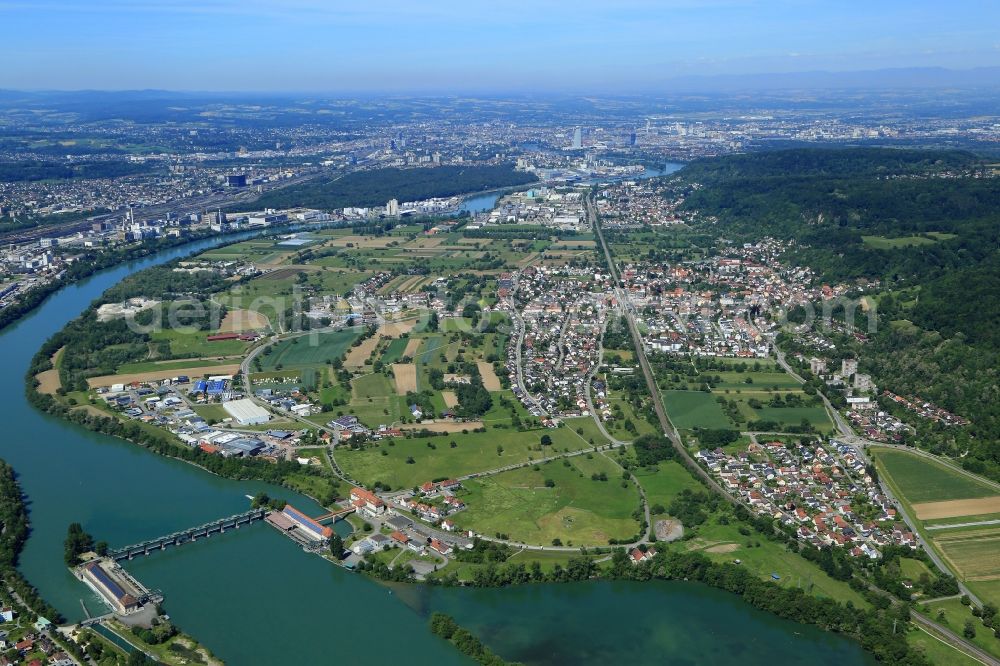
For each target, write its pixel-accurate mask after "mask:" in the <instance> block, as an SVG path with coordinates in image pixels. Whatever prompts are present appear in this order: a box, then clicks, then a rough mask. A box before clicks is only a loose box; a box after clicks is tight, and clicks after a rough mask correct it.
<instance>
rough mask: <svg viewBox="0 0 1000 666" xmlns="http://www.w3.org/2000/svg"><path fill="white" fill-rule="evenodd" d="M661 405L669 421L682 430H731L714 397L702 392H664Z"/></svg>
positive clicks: (730, 423)
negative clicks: (664, 408)
mask: <svg viewBox="0 0 1000 666" xmlns="http://www.w3.org/2000/svg"><path fill="white" fill-rule="evenodd" d="M663 404H664V405H665V406H666V408H667V413H668V414H669V415H670V420H671V421H673V424H674V426H675V427H677V428H680V429H682V430H689V429H692V428H732V427H733V424H732V422H731V421H730V420H729V418H728V417H727V416H726V415H725V414H724V413H723V412H722V408H721V407H720V406H719V403H717V402H716V401H715V396H714V395H712V394H711V393H705V392H704V391H664V392H663Z"/></svg>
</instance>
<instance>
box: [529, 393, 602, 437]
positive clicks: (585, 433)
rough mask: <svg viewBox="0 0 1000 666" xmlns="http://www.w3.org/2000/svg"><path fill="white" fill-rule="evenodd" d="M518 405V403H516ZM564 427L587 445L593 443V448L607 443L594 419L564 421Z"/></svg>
mask: <svg viewBox="0 0 1000 666" xmlns="http://www.w3.org/2000/svg"><path fill="white" fill-rule="evenodd" d="M518 404H520V402H519V403H518ZM565 423H566V426H567V427H568V428H570V429H571V430H572V431H573V432H576V433H577V434H579V435H580V436H581V437H583V438H584V439H585V440H587V443H588V444H590V443H593V445H594V446H601V445H604V444H607V443H608V440H607V438H605V437H604V435H603V434H602V433H601V429H600V428H598V427H597V424H596V423H595V422H594V419H592V418H590V417H589V416H581V417H579V418H575V419H566V421H565Z"/></svg>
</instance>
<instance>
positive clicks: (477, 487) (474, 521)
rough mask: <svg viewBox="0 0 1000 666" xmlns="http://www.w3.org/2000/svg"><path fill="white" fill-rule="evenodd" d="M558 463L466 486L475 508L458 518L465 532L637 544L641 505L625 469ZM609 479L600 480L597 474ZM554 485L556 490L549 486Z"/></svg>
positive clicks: (580, 461)
mask: <svg viewBox="0 0 1000 666" xmlns="http://www.w3.org/2000/svg"><path fill="white" fill-rule="evenodd" d="M566 462H569V466H567V465H566V464H564V461H560V460H556V461H553V462H550V463H547V464H545V465H542V466H541V467H540V469H539V471H537V472H536V471H534V469H532V468H530V467H526V468H523V469H519V470H514V471H511V472H505V473H503V474H498V475H496V476H491V477H484V478H483V479H480V480H476V481H468V482H466V484H465V485H466V488H467V489H468V492H467V493H465V494H464V495H463V499H464V500H465V502H466V503H467V504H468V506H469V508H468V509H466V510H465V511H462V512H461V513H459V514H456V516H455V518H454V520H455V522H456V523H457V524H458V525H459V526H461V527H462V528H464V529H472V530H474V531H477V532H480V533H482V534H488V535H493V534H495V533H497V532H499V533H502V534H507V535H508V536H509V537H510V538H511V539H513V540H515V541H523V542H525V543H529V544H535V545H550V544H551V543H552V540H553V539H557V538H558V539H560V540H561V541H562V542H563V544H565V545H573V546H582V545H605V544H607V543H608V539H631V538H633V537H634V536H635V535H636V534H637V533H638V531H639V523H638V522H637V521H636V520H635V519H634V518H632V515H631V514H632V513H633V512H634V511H635V510H636V509H637V508H638V506H639V493H638V490H637V489H636V487H635V485H634V484H631V483H629V484H628V485H627V487H625V488H623V487H622V484H621V470H620V469H619V468H618V467H617V466H616V465H614V464H613V463H611V462H610V461H609V460H608V459H607V458H604V457H603V456H601V455H599V454H594V456H593V457H592V458H591V459H587V458H586V457H584V456H579V457H577V458H570V459H566ZM601 472H603V473H604V474H606V475H607V477H608V480H607V481H595V480H593V479H592V478H591V475H592V474H594V473H601ZM546 480H552V481H553V482H554V483H555V486H554V487H551V488H550V487H546V485H545V481H546Z"/></svg>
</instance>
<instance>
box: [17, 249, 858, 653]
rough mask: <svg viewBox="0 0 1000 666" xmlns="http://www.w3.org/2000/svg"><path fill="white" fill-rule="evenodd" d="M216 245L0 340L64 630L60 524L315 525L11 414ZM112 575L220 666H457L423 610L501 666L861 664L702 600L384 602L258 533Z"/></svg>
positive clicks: (712, 593)
mask: <svg viewBox="0 0 1000 666" xmlns="http://www.w3.org/2000/svg"><path fill="white" fill-rule="evenodd" d="M236 238H237V237H229V238H228V239H226V242H230V241H232V240H235V239H236ZM219 242H220V241H218V240H214V241H200V242H198V243H195V244H192V245H188V246H185V247H183V248H175V249H172V250H168V251H165V252H163V253H161V254H159V255H157V256H155V257H151V258H147V259H145V260H142V261H138V262H133V263H131V264H127V265H122V266H119V267H116V268H113V269H109V270H107V271H104V272H102V273H99V274H97V275H95V276H93V277H91V278H89V279H87V280H85V281H83V282H81V283H79V284H77V285H74V286H70V287H67V288H65V289H63V290H62V291H60V292H59V293H57V294H56V295H55V296H53V297H52V298H50V299H49V300H48V301H46V302H45V303H44V304H43V305H42V306H41V307H40V308H39V309H37V310H36V311H34V312H33V313H32V314H30V315H29V316H27V317H25V318H24V319H22V320H21V321H20V322H19V323H18V324H16V325H15V326H13V327H10V328H8V329H7V330H6V331H4V332H2V333H0V359H2V361H3V365H4V367H5V368H6V370H5V371H4V373H3V376H2V378H0V415H2V424H3V428H2V434H0V456H2V457H3V458H4V459H6V460H7V461H8V462H9V463H10V464H11V465H13V466H14V468H15V470H16V471H17V473H18V475H19V479H20V482H21V484H22V487H23V489H24V491H25V493H26V494H27V496H28V501H29V510H30V516H31V524H32V534H31V538H30V539H29V541H28V543H27V546H26V548H25V551H24V553H23V555H22V558H21V570H22V571H23V573H24V574H25V575H26V576H27V577H28V579H29V580H30V581H31V582H32V583H33V584H34V585H36V586H37V587H38V588H39V589H40V590H41V593H42V594H43V595H44V596H45V597H46V598H47V599H48V600H50V601H51V602H52V603H53V604H54V605H55V606H56V607H58V608H59V609H60V611H61V612H62V613H63V614H65V615H66V616H67V617H68V618H70V619H73V620H78V619H80V618H82V617H83V609H82V606H81V601H82V602H83V603H85V604H86V605H87V608H88V609H89V610H90V611H91V612H92V613H94V614H98V613H100V612H103V611H104V609H103V607H102V606H101V602H100V601H99V600H98V599H97V598H96V597H95V596H94V595H93V594H92V593H91V592H90V591H89V589H88V588H87V587H86V586H84V585H83V584H82V583H79V582H78V581H76V579H75V578H73V576H72V575H71V574H70V573H69V572H68V571H67V569H66V567H65V566H64V565H63V561H62V542H63V539H64V537H65V534H66V528H67V526H68V524H69V523H71V522H80V523H82V524H83V526H84V528H85V529H86V530H88V531H89V532H91V533H92V534H94V535H95V536H96V538H97V539H99V540H100V539H103V540H106V541H108V542H109V543H110V544H111V545H112V546H118V545H125V544H127V543H134V542H137V541H141V540H143V539H145V538H147V537H153V536H156V535H160V534H164V533H168V532H172V531H175V530H178V529H181V528H185V527H189V526H193V525H197V524H200V523H203V522H207V521H209V520H211V519H214V518H218V517H221V516H225V515H230V514H233V513H237V512H240V511H243V510H245V509H246V508H247V500H246V497H245V495H247V494H254V493H256V492H257V491H259V490H267V492H268V493H270V494H272V495H273V496H280V497H284V498H286V499H288V500H290V501H292V502H293V503H294V504H296V505H297V506H299V507H300V508H302V509H305V510H307V511H319V507H318V506H316V504H315V503H313V502H312V501H310V500H309V499H308V498H305V497H302V496H300V495H297V494H295V493H291V492H289V491H287V490H285V489H282V488H275V487H270V486H267V485H266V484H261V483H254V482H236V481H228V480H225V479H219V478H216V477H214V476H212V475H210V474H208V473H206V472H204V471H202V470H200V469H197V468H195V467H193V466H190V465H187V464H185V463H181V462H178V461H175V460H170V459H167V458H163V457H160V456H157V455H155V454H153V453H149V452H147V451H145V450H143V449H141V448H140V447H138V446H135V445H132V444H129V443H127V442H124V441H121V440H117V439H114V438H112V437H106V436H103V435H98V434H94V433H91V432H89V431H87V430H84V429H82V428H78V427H76V426H73V425H71V424H68V423H66V422H64V421H62V420H60V419H57V418H53V417H50V416H47V415H44V414H41V413H39V412H38V411H36V410H35V409H33V408H32V407H31V406H30V405H28V404H27V402H26V401H25V397H24V384H23V377H24V374H25V372H26V371H27V368H28V364H29V361H30V359H31V357H32V355H33V354H34V353H35V351H36V350H37V349H38V348H39V346H40V345H41V343H42V342H43V341H44V340H45V339H46V338H48V337H49V336H50V335H52V334H53V333H55V332H56V331H58V330H59V329H60V328H62V327H63V326H64V325H65V324H66V323H67V322H68V321H69V320H70V319H72V318H73V317H75V316H76V315H77V314H79V313H80V312H81V311H82V310H83V309H84V308H85V307H86V306H87V305H88V304H89V303H90V302H92V301H93V300H94V299H96V298H97V297H98V296H100V294H101V293H102V292H103V291H104V290H105V289H107V288H108V287H110V286H112V285H114V284H115V283H117V282H118V281H119V280H121V279H122V278H124V277H125V276H126V275H128V274H129V273H132V272H134V271H137V270H141V269H143V268H145V267H148V266H152V265H154V264H156V263H161V262H164V261H167V260H169V259H171V258H174V257H177V256H182V255H186V254H188V253H191V252H193V251H195V250H199V249H204V248H207V247H209V246H212V245H216V244H218V243H219ZM127 566H128V569H129V570H130V571H131V572H132V573H133V574H135V575H136V576H137V577H138V578H139V579H140V580H141V581H143V582H144V583H145V584H146V585H147V586H149V587H152V588H157V589H160V590H162V591H163V592H164V594H165V595H166V602H165V608H166V610H167V611H168V612H169V613H170V615H171V616H172V617H173V619H174V620H175V621H176V622H177V623H178V625H180V626H181V627H182V628H183V629H185V630H186V631H188V632H189V633H191V634H193V635H194V636H196V637H197V638H199V639H200V640H201V641H203V642H204V643H205V644H206V645H207V646H208V647H209V648H210V649H211V650H212V651H213V652H215V653H216V654H217V655H218V656H219V657H221V658H222V659H224V660H225V661H226V662H228V663H229V664H233V665H243V664H289V663H295V664H323V663H332V662H334V661H335V660H336V661H341V660H343V659H344V658H345V657H346V658H348V659H352V660H355V659H360V660H364V659H366V657H365V656H364V655H365V653H372V655H373V658H375V659H377V660H385V659H396V658H402V659H403V660H404V661H406V662H407V663H410V664H435V665H442V664H452V663H455V664H458V663H468V662H467V661H466V660H465V659H464V657H462V656H461V655H459V654H458V653H457V652H456V651H455V650H453V649H452V648H451V646H449V645H447V644H446V643H444V642H443V641H441V640H439V639H437V638H436V637H434V636H432V635H431V634H430V632H429V631H428V629H427V616H428V614H429V613H430V612H431V611H433V610H444V611H447V612H449V613H451V614H452V615H454V616H455V617H456V619H457V620H458V621H459V622H460V623H461V624H463V625H465V626H467V627H469V628H470V629H472V630H473V631H475V632H476V633H478V634H479V635H480V636H481V637H482V638H483V639H484V640H485V641H486V642H487V644H489V645H490V646H491V647H492V648H493V649H494V650H495V651H496V652H498V653H499V654H500V655H502V656H503V657H505V658H507V659H510V660H517V661H522V662H524V663H526V664H579V663H596V664H608V663H626V662H630V663H691V664H695V663H697V664H712V663H715V664H729V663H734V662H736V661H737V660H738V661H739V662H740V663H742V664H774V663H810V664H838V665H839V666H844V665H848V664H867V663H871V662H870V660H869V658H868V657H867V655H866V654H865V653H864V652H863V651H862V650H861V649H860V647H859V646H857V645H856V644H854V643H853V642H851V641H848V640H846V639H844V638H842V637H838V636H834V635H832V634H828V633H824V632H821V631H819V630H816V629H814V628H812V627H807V626H803V625H799V624H795V623H792V622H787V621H783V620H779V619H777V618H775V617H773V616H771V615H769V614H766V613H762V612H759V611H756V610H754V609H753V608H751V607H750V606H748V605H747V604H745V603H743V602H742V601H741V600H740V599H739V598H738V597H735V596H732V595H729V594H726V593H722V592H718V591H716V590H713V589H710V588H708V587H705V586H702V585H695V584H688V583H668V582H655V583H645V584H633V583H624V582H594V583H581V584H571V585H535V586H529V587H520V588H506V589H488V590H477V589H443V588H426V587H420V586H397V587H396V588H394V592H393V593H390V592H389V590H388V589H387V588H386V587H384V586H382V585H379V584H377V583H375V582H373V581H371V580H369V579H367V578H365V577H364V576H362V575H359V574H352V573H348V572H346V571H343V570H341V569H339V568H337V567H334V566H331V565H330V564H329V563H327V562H326V561H324V560H322V559H320V558H318V557H315V556H312V555H307V554H306V553H304V552H303V551H302V550H300V549H299V548H298V547H297V546H296V545H295V544H293V543H292V542H291V541H289V540H288V539H286V538H284V537H282V536H281V535H279V534H278V533H277V532H276V531H274V530H272V529H270V528H269V527H268V526H266V525H264V524H262V523H258V524H256V525H253V526H251V527H244V528H243V529H240V530H238V531H229V532H227V533H226V534H224V535H221V536H215V537H212V538H211V539H208V540H201V541H198V542H197V543H194V544H189V545H185V546H183V547H182V548H178V549H175V550H168V551H166V552H162V553H156V554H154V555H152V556H150V557H146V558H139V559H137V560H135V561H133V562H131V563H129V564H128V565H127ZM95 611H96V612H95ZM386 649H389V650H390V652H389V653H385V652H383V650H386Z"/></svg>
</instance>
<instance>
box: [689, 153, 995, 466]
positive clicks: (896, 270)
mask: <svg viewBox="0 0 1000 666" xmlns="http://www.w3.org/2000/svg"><path fill="white" fill-rule="evenodd" d="M681 175H682V177H683V178H684V180H685V182H687V183H698V184H700V185H701V187H700V188H695V189H691V190H690V191H689V192H688V196H687V200H686V203H685V206H686V207H687V208H688V209H689V210H696V211H698V213H699V217H700V219H701V220H703V222H702V223H701V225H703V227H705V228H706V229H707V228H713V227H714V229H715V231H716V233H717V234H719V235H722V236H725V237H728V238H732V239H735V240H742V239H751V238H759V237H761V236H767V235H770V236H774V237H777V238H781V239H784V240H791V241H795V243H796V247H795V248H794V249H793V250H792V251H790V253H789V256H788V257H787V259H789V260H790V261H791V262H793V263H797V264H801V265H809V266H811V267H813V268H814V269H816V270H817V271H818V272H819V275H820V276H821V278H822V279H823V280H824V281H826V282H829V283H835V282H844V281H851V280H853V279H857V278H867V279H877V280H880V284H881V287H880V289H879V293H878V294H877V295H876V298H877V300H878V305H879V307H878V313H879V327H878V331H877V333H875V334H874V335H872V336H870V339H869V341H868V342H867V344H863V345H862V344H861V343H860V342H858V341H857V340H854V339H853V338H850V337H848V336H844V337H843V338H837V340H838V342H840V343H841V344H840V348H839V350H838V353H839V354H844V355H847V354H857V356H858V357H859V358H860V360H861V367H862V368H863V371H867V372H872V373H873V374H874V375H875V378H876V380H877V381H878V383H879V385H880V386H882V387H885V388H888V389H890V390H892V391H895V392H898V393H903V394H908V395H919V396H921V397H923V398H924V399H927V400H932V401H934V402H936V403H938V404H940V405H941V406H943V407H944V408H945V409H948V410H950V411H953V412H955V413H957V414H959V415H962V416H965V417H966V418H968V419H970V420H971V421H972V425H971V426H969V427H966V428H961V429H959V428H944V427H943V426H930V425H928V424H920V427H919V433H918V437H917V438H916V440H917V443H918V444H921V445H925V446H928V448H934V449H935V450H937V451H939V452H948V453H952V454H956V455H957V454H964V453H966V452H967V451H968V452H971V454H972V455H971V456H968V457H967V458H965V459H964V460H963V464H965V465H967V466H969V467H971V468H974V469H976V470H977V471H986V472H988V473H990V474H991V475H992V476H994V477H995V478H1000V409H998V408H997V407H996V404H995V397H996V395H997V394H998V391H1000V374H998V373H1000V371H998V367H1000V352H998V349H1000V297H998V296H997V293H998V288H1000V178H998V177H991V175H992V174H991V173H990V170H989V168H988V167H985V166H984V165H982V164H981V163H980V160H978V158H977V157H976V156H974V155H972V154H970V153H966V152H960V151H916V150H894V149H867V148H866V149H829V150H827V149H802V150H791V151H780V152H771V153H757V154H751V155H737V156H730V157H722V158H717V159H712V160H700V161H697V162H694V163H692V164H691V165H689V166H688V167H687V168H685V169H684V170H683V171H682V172H681Z"/></svg>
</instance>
